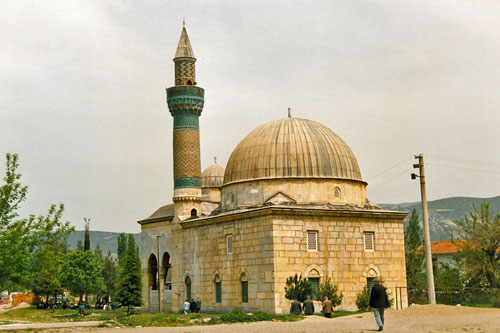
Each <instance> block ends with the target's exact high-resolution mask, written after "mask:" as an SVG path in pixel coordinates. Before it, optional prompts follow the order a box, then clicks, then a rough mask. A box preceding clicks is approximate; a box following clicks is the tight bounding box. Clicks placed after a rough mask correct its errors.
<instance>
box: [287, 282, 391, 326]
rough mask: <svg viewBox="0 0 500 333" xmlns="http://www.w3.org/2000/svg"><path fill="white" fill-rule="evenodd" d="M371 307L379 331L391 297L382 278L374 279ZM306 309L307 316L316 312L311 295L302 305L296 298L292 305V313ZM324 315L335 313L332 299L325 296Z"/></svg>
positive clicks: (298, 313)
mask: <svg viewBox="0 0 500 333" xmlns="http://www.w3.org/2000/svg"><path fill="white" fill-rule="evenodd" d="M369 304H370V305H369V308H370V309H372V310H373V314H374V316H375V322H376V323H377V326H378V331H382V330H384V310H385V309H386V308H388V307H389V299H388V298H387V291H386V289H385V287H384V286H382V285H380V279H379V278H375V279H373V286H372V290H371V294H370V303H369ZM302 311H304V314H305V315H306V316H310V315H312V314H314V303H313V301H312V300H311V297H310V296H307V299H306V300H305V301H304V305H301V304H300V302H299V301H298V300H294V301H293V302H292V304H291V306H290V313H292V314H296V315H300V314H301V313H302ZM322 312H323V315H324V316H325V317H326V318H331V317H332V315H333V313H334V312H333V305H332V301H330V300H329V299H328V297H325V299H324V300H323V309H322Z"/></svg>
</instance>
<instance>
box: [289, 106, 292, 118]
mask: <svg viewBox="0 0 500 333" xmlns="http://www.w3.org/2000/svg"><path fill="white" fill-rule="evenodd" d="M291 110H292V108H291V107H288V118H292V113H291Z"/></svg>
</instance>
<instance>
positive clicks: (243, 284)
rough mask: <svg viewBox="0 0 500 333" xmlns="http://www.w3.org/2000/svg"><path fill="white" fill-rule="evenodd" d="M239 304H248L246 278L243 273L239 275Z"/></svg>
mask: <svg viewBox="0 0 500 333" xmlns="http://www.w3.org/2000/svg"><path fill="white" fill-rule="evenodd" d="M240 282H241V302H242V303H248V276H247V274H246V273H245V272H243V273H241V274H240Z"/></svg>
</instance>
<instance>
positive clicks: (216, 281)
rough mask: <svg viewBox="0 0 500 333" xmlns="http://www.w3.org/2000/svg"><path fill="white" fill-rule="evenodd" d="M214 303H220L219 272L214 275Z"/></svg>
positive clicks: (220, 285)
mask: <svg viewBox="0 0 500 333" xmlns="http://www.w3.org/2000/svg"><path fill="white" fill-rule="evenodd" d="M214 287H215V303H222V281H221V278H220V275H219V274H216V275H215V277H214Z"/></svg>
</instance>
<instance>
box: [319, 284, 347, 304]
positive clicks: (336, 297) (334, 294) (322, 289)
mask: <svg viewBox="0 0 500 333" xmlns="http://www.w3.org/2000/svg"><path fill="white" fill-rule="evenodd" d="M318 296H319V299H320V300H323V299H325V297H328V299H329V300H330V301H332V305H333V306H334V307H335V306H337V305H340V303H342V299H343V298H344V295H342V293H340V294H339V288H338V287H337V286H336V285H334V284H333V283H332V281H331V280H330V278H329V277H327V278H326V280H325V282H323V283H321V284H320V285H319V291H318Z"/></svg>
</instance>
